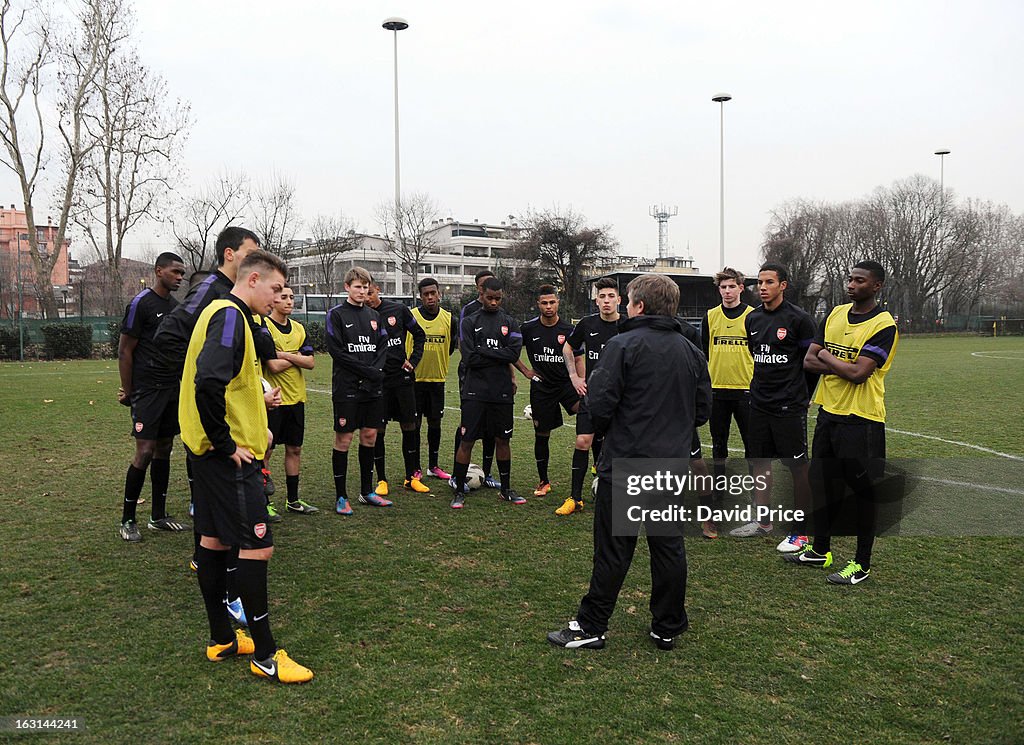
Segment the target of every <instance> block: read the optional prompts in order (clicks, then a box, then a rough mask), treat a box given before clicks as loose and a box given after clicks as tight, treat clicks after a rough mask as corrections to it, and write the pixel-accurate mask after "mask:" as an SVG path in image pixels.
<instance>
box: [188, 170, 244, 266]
mask: <svg viewBox="0 0 1024 745" xmlns="http://www.w3.org/2000/svg"><path fill="white" fill-rule="evenodd" d="M249 200H250V196H249V178H248V176H246V175H245V174H244V173H240V172H239V173H230V172H227V171H225V172H224V173H222V174H221V175H220V176H218V177H217V178H216V180H215V181H212V182H210V183H208V184H207V185H206V186H204V187H203V188H202V189H201V190H200V191H199V192H197V193H195V194H193V195H192V196H190V197H187V198H186V199H185V200H184V202H183V203H182V205H181V207H180V209H179V211H178V213H177V214H176V215H175V216H173V217H172V218H171V230H172V231H173V233H174V238H175V240H177V242H178V247H179V248H180V249H181V250H182V252H183V256H182V258H184V259H185V261H186V262H187V264H188V266H189V268H190V269H191V270H192V271H198V270H200V269H209V268H211V265H212V262H213V259H214V258H215V257H214V245H215V241H216V238H217V234H218V233H219V232H220V231H221V230H223V229H224V228H226V227H227V226H228V225H231V224H233V223H234V222H235V221H237V220H239V219H240V218H241V217H242V215H244V214H245V211H246V209H247V208H248V206H249Z"/></svg>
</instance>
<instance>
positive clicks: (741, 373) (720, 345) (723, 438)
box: [700, 266, 754, 538]
mask: <svg viewBox="0 0 1024 745" xmlns="http://www.w3.org/2000/svg"><path fill="white" fill-rule="evenodd" d="M743 279H744V278H743V275H742V274H740V273H739V272H738V271H736V270H735V269H733V268H732V267H728V266H727V267H725V268H723V269H722V271H720V272H718V274H716V275H715V286H716V287H718V293H719V295H721V296H722V304H721V305H716V306H715V307H714V308H710V309H709V310H708V312H707V313H705V314H704V320H703V321H702V323H701V329H700V340H701V346H702V347H703V349H704V356H705V357H706V358H707V360H708V372H709V373H711V419H710V420H709V421H708V426H709V427H710V429H711V457H712V458H713V459H714V465H713V468H714V474H715V482H716V483H717V482H719V481H720V478H719V477H722V476H725V464H726V461H727V460H728V458H729V429H730V428H731V426H732V420H733V419H734V418H735V419H736V427H737V429H739V431H740V439H741V440H742V441H743V447H744V449H746V447H747V422H748V421H749V419H750V379H751V377H753V375H754V360H753V358H752V357H751V356H750V352H749V351H748V347H747V331H746V326H745V325H744V324H745V319H746V317H747V315H748V314H749V313H750V311H752V310H753V308H752V307H751V306H749V305H747V304H746V303H744V302H743V301H742V299H741V297H742V295H743ZM722 497H723V494H722V493H721V492H720V491H716V492H714V498H713V501H714V506H715V507H721V503H722ZM701 530H702V532H703V534H704V537H705V538H717V537H718V526H717V525H716V524H715V522H714V521H713V520H706V521H704V523H702V524H701Z"/></svg>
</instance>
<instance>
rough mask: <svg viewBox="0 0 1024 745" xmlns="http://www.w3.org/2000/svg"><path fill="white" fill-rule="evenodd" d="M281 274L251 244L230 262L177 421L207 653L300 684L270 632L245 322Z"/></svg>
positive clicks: (259, 434)
mask: <svg viewBox="0 0 1024 745" xmlns="http://www.w3.org/2000/svg"><path fill="white" fill-rule="evenodd" d="M287 274H288V268H287V267H286V266H285V264H284V262H283V261H281V260H280V259H279V258H277V257H276V256H274V255H273V254H270V253H267V252H266V251H254V252H252V253H250V254H249V255H248V256H246V257H245V259H243V260H242V262H241V265H240V266H239V267H238V275H237V278H236V279H235V283H234V286H233V287H232V288H231V292H230V293H229V294H228V295H227V296H226V297H224V298H221V299H218V300H214V301H213V302H211V303H210V304H209V305H208V306H207V307H206V309H205V310H204V311H203V312H202V313H201V314H200V316H199V318H198V320H197V321H196V324H195V328H194V330H193V331H192V336H191V339H190V340H189V345H188V351H187V352H186V354H185V364H184V372H183V375H182V378H181V395H180V396H179V399H178V419H179V421H180V423H181V440H182V442H183V443H184V444H185V447H186V448H187V449H188V458H189V460H190V461H191V462H192V473H193V475H194V477H195V520H196V530H197V532H198V533H199V534H200V536H201V538H200V542H199V549H198V551H197V555H198V557H199V562H198V563H199V569H198V575H199V589H200V590H201V592H202V596H203V602H204V604H205V606H206V615H207V620H208V621H209V624H210V643H209V644H208V645H207V647H206V656H207V658H208V659H209V660H211V661H214V662H217V661H220V660H223V659H225V658H227V657H232V656H234V655H239V654H245V655H252V658H251V659H250V661H249V669H250V670H251V671H252V673H253V674H254V675H257V676H259V677H264V678H271V679H273V680H277V681H280V682H282V683H302V682H305V681H307V680H310V679H311V678H312V677H313V673H312V671H310V670H309V669H307V668H305V667H303V666H302V665H299V664H298V663H297V662H295V661H294V660H292V659H291V658H290V657H289V656H288V655H287V653H285V651H284V650H283V649H278V647H277V644H276V642H275V641H274V636H273V634H272V633H271V631H270V619H269V615H270V614H269V610H268V606H269V603H268V599H267V563H268V562H269V561H270V557H271V555H272V554H273V552H274V541H273V537H272V535H271V531H270V526H269V525H268V522H269V520H268V518H269V515H268V514H267V503H266V499H265V497H264V494H263V478H262V473H261V470H260V468H261V467H260V461H261V460H262V459H263V456H264V455H265V453H266V450H267V408H266V402H265V400H264V392H263V383H262V380H261V379H260V373H261V367H260V360H259V357H258V356H257V354H256V344H255V342H254V340H253V332H252V328H251V324H250V319H249V316H250V315H251V314H252V313H259V314H266V313H269V312H270V310H271V308H273V305H274V296H275V295H276V294H277V293H279V292H280V291H281V288H282V287H284V282H285V277H286V276H287ZM232 548H237V549H238V569H237V571H236V573H235V574H236V577H235V583H236V587H237V590H238V594H239V595H240V596H241V598H242V604H243V605H244V607H245V609H246V611H247V613H248V621H249V630H250V632H251V633H252V638H250V637H249V636H247V635H246V634H245V633H244V632H242V631H241V630H239V631H238V632H237V633H235V632H232V630H231V620H230V616H229V615H228V610H227V606H225V604H224V592H225V589H226V587H227V574H228V572H227V559H228V555H229V553H230V552H231V550H232Z"/></svg>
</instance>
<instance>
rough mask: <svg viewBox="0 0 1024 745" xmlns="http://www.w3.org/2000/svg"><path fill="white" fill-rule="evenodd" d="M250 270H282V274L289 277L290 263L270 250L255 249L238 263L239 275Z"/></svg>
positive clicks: (263, 271)
mask: <svg viewBox="0 0 1024 745" xmlns="http://www.w3.org/2000/svg"><path fill="white" fill-rule="evenodd" d="M248 272H259V273H260V274H264V273H265V272H281V276H283V277H284V278H285V279H287V278H288V265H287V264H285V263H284V261H282V260H281V257H279V256H275V255H274V254H272V253H270V251H263V250H260V251H253V252H252V253H251V254H249V255H248V256H246V257H245V258H244V259H242V263H241V264H239V265H238V276H239V277H242V276H244V275H245V274H247V273H248Z"/></svg>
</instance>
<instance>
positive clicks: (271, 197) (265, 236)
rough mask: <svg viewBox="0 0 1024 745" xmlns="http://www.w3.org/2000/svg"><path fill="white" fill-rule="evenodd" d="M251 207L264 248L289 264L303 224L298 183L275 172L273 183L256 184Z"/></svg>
mask: <svg viewBox="0 0 1024 745" xmlns="http://www.w3.org/2000/svg"><path fill="white" fill-rule="evenodd" d="M250 207H251V211H252V229H253V230H255V231H256V233H257V235H259V236H260V240H261V241H262V242H263V243H262V246H263V248H265V249H266V250H268V251H271V252H273V253H275V254H277V255H278V256H280V257H281V258H282V259H285V260H286V261H287V260H288V259H289V258H291V257H290V256H289V254H290V248H289V243H290V242H291V240H292V239H293V238H294V237H295V233H296V231H297V230H298V229H299V228H300V227H301V225H302V219H301V218H300V217H299V215H298V212H297V207H296V204H295V182H293V181H292V180H291V179H289V178H287V177H285V176H283V175H281V174H279V173H274V174H273V175H272V176H271V178H270V180H269V181H261V182H260V183H258V184H257V185H256V188H255V189H254V190H253V195H252V203H251V205H250Z"/></svg>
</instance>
